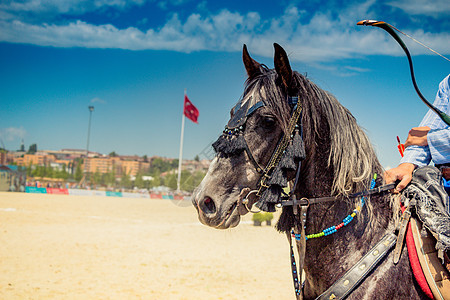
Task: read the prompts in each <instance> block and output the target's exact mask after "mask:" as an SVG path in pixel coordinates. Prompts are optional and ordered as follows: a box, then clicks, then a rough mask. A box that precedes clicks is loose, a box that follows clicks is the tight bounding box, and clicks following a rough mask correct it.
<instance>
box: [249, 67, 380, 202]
mask: <svg viewBox="0 0 450 300" xmlns="http://www.w3.org/2000/svg"><path fill="white" fill-rule="evenodd" d="M261 70H262V71H263V72H262V74H261V75H258V76H256V77H254V78H249V79H248V80H247V82H246V87H245V93H248V92H252V91H254V92H256V93H259V96H260V97H261V99H262V100H263V102H264V103H265V105H266V106H267V107H269V108H270V109H271V110H272V111H273V113H274V114H275V116H276V118H277V119H278V121H279V122H280V124H281V126H282V129H283V131H284V133H285V134H286V130H287V127H288V126H287V125H288V122H289V118H290V111H291V108H290V106H289V104H288V103H287V93H286V91H285V89H283V88H280V86H282V84H281V80H280V78H279V76H278V75H277V73H276V71H275V70H273V69H268V68H267V67H265V66H263V67H261ZM292 80H293V85H294V86H295V88H296V90H297V94H298V97H299V103H300V104H301V105H303V113H302V129H303V139H304V142H305V145H306V147H308V145H314V144H317V140H319V139H327V137H326V136H323V135H324V134H325V135H326V134H329V143H330V145H329V149H327V150H326V152H327V153H329V155H328V157H327V165H328V167H329V168H331V169H332V170H333V183H332V188H331V189H332V190H331V192H332V194H333V195H348V194H350V193H352V192H355V191H360V190H363V189H367V188H368V186H369V182H370V180H371V178H372V175H373V172H374V171H378V172H381V170H382V167H381V165H380V163H379V161H378V159H377V157H376V155H375V151H374V149H373V146H372V144H371V143H370V141H369V139H368V137H367V135H366V133H365V132H364V130H363V129H362V128H361V127H360V126H359V125H358V124H357V122H356V119H355V118H354V116H353V115H352V114H351V113H350V112H349V111H348V110H347V109H346V108H345V107H344V106H343V105H342V104H340V103H339V102H338V101H337V99H336V98H335V97H334V96H333V95H332V94H330V93H329V92H326V91H324V90H322V89H321V88H319V87H318V86H317V85H315V84H314V83H313V82H311V81H310V80H308V79H307V78H306V77H305V76H303V75H301V74H300V73H298V72H295V71H294V72H293V78H292ZM280 99H283V101H280ZM284 99H286V100H284ZM324 122H325V123H326V127H327V128H326V130H324V127H323V126H324ZM324 131H325V132H324ZM316 146H317V145H316ZM307 151H308V149H307ZM318 151H320V149H319V150H318Z"/></svg>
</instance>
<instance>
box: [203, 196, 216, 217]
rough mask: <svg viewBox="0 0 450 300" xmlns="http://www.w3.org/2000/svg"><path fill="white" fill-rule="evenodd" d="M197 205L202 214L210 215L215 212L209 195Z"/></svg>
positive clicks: (214, 206) (214, 205)
mask: <svg viewBox="0 0 450 300" xmlns="http://www.w3.org/2000/svg"><path fill="white" fill-rule="evenodd" d="M199 207H200V209H201V210H202V211H203V213H204V214H207V215H210V214H215V213H216V204H214V201H213V200H212V199H211V198H210V197H205V198H203V200H201V201H200V203H199Z"/></svg>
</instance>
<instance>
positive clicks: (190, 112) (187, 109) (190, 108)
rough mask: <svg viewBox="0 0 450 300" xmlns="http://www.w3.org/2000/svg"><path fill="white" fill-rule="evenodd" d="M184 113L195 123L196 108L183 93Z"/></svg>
mask: <svg viewBox="0 0 450 300" xmlns="http://www.w3.org/2000/svg"><path fill="white" fill-rule="evenodd" d="M183 113H184V115H185V116H186V117H187V118H188V119H189V120H191V121H192V122H194V123H197V124H198V122H197V119H198V115H199V112H198V109H197V107H195V106H194V104H192V102H191V101H190V100H189V98H188V96H187V95H184V112H183Z"/></svg>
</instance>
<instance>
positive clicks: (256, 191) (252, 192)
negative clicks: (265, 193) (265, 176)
mask: <svg viewBox="0 0 450 300" xmlns="http://www.w3.org/2000/svg"><path fill="white" fill-rule="evenodd" d="M257 193H258V190H253V191H250V192H249V193H248V194H247V195H246V196H245V198H244V199H242V204H243V205H244V207H245V208H246V209H247V210H248V211H249V212H251V213H253V214H257V213H259V212H261V210H258V211H253V210H251V209H249V208H248V206H247V204H248V196H250V195H251V194H257ZM258 201H259V200H258ZM258 201H256V202H258ZM256 202H255V203H256ZM255 203H253V204H255Z"/></svg>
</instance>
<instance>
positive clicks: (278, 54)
mask: <svg viewBox="0 0 450 300" xmlns="http://www.w3.org/2000/svg"><path fill="white" fill-rule="evenodd" d="M273 47H274V48H275V57H274V63H275V70H276V71H277V73H278V75H280V76H281V79H282V81H283V84H284V85H285V87H286V88H287V89H289V88H290V87H291V82H292V69H291V65H290V64H289V59H288V56H287V54H286V51H284V49H283V48H282V47H281V46H280V45H278V44H277V43H274V44H273Z"/></svg>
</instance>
